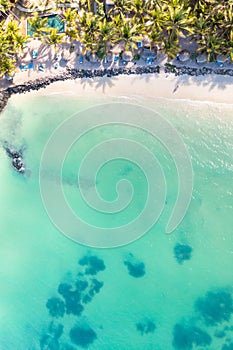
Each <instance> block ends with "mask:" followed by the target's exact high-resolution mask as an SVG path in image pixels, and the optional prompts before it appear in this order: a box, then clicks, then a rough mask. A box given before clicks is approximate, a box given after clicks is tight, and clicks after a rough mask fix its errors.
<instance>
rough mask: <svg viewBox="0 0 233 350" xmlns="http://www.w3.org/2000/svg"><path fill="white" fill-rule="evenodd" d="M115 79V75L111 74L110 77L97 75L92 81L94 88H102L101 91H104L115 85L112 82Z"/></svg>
mask: <svg viewBox="0 0 233 350" xmlns="http://www.w3.org/2000/svg"><path fill="white" fill-rule="evenodd" d="M117 80H118V77H117V76H113V77H111V78H110V77H98V78H96V80H95V82H94V87H95V90H98V89H102V91H103V92H104V93H105V90H106V89H108V88H111V87H113V86H114V85H115V84H114V82H116V81H117Z"/></svg>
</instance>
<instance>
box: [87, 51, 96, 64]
mask: <svg viewBox="0 0 233 350" xmlns="http://www.w3.org/2000/svg"><path fill="white" fill-rule="evenodd" d="M89 60H90V62H91V63H96V62H98V57H97V55H96V54H94V53H92V54H91V55H90V56H89Z"/></svg>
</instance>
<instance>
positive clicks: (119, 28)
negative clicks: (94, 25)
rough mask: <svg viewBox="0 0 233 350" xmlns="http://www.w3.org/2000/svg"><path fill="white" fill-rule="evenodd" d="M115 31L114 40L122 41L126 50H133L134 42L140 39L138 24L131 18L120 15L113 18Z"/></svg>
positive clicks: (134, 47)
mask: <svg viewBox="0 0 233 350" xmlns="http://www.w3.org/2000/svg"><path fill="white" fill-rule="evenodd" d="M114 25H115V33H114V42H123V43H124V49H125V50H126V51H128V50H129V51H132V52H133V51H134V49H136V47H137V45H136V43H137V42H138V41H140V40H141V39H142V36H141V35H140V26H139V25H138V24H136V23H134V21H133V20H128V19H126V18H124V17H123V18H121V17H120V15H118V16H116V17H115V18H114Z"/></svg>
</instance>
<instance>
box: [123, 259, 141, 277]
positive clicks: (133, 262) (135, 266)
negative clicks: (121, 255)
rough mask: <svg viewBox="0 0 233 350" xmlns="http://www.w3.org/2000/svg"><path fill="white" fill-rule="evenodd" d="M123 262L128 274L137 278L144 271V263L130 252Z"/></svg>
mask: <svg viewBox="0 0 233 350" xmlns="http://www.w3.org/2000/svg"><path fill="white" fill-rule="evenodd" d="M124 264H125V265H126V266H127V268H128V272H129V274H130V276H133V277H135V278H139V277H143V276H144V275H145V273H146V271H145V264H144V263H143V262H142V261H139V260H137V259H136V258H135V257H134V255H133V254H131V253H130V254H129V255H128V258H127V260H125V261H124Z"/></svg>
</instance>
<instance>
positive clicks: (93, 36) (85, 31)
mask: <svg viewBox="0 0 233 350" xmlns="http://www.w3.org/2000/svg"><path fill="white" fill-rule="evenodd" d="M97 33H98V17H97V16H96V15H93V13H92V12H86V13H83V15H82V16H81V15H78V36H79V41H80V42H82V43H83V44H84V45H85V46H86V49H88V50H91V51H92V52H94V51H95V50H96V48H97V46H98V37H97Z"/></svg>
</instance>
